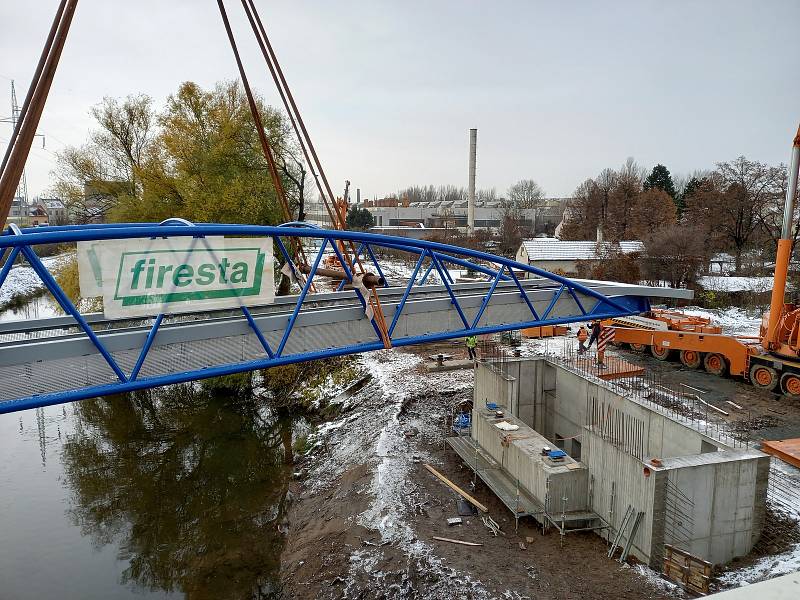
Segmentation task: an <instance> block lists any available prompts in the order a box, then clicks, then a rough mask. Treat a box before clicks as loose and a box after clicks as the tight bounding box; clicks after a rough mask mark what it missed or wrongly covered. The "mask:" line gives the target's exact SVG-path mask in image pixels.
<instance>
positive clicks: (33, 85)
mask: <svg viewBox="0 0 800 600" xmlns="http://www.w3.org/2000/svg"><path fill="white" fill-rule="evenodd" d="M66 5H67V0H61V4H59V5H58V10H57V11H56V16H55V17H54V18H53V24H52V25H51V26H50V33H48V35H47V39H46V40H45V42H44V47H43V48H42V54H41V56H40V57H39V63H38V64H37V65H36V71H35V72H34V74H33V78H32V79H31V85H30V87H28V93H27V94H26V96H25V101H24V102H23V103H22V108H21V109H20V111H19V118H18V119H17V124H16V126H15V127H14V133H12V134H11V140H10V141H9V143H8V147H7V148H6V153H5V156H3V163H2V165H0V173H2V172H3V171H5V169H6V164H8V157H9V156H10V155H11V149H12V148H13V147H14V144H15V142H16V140H17V137H18V136H19V131H20V129H21V128H22V123H23V122H24V121H25V116H26V115H27V114H28V108H29V107H30V103H31V98H32V97H33V93H34V91H36V86H37V85H39V81H40V80H41V77H42V70H43V69H44V65H45V62H46V61H47V56H48V55H49V54H50V50H51V48H52V47H53V39H55V37H56V30H57V29H58V24H59V23H60V22H61V17H62V16H63V14H64V7H65V6H66Z"/></svg>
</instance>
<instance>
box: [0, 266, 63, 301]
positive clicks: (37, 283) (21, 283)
mask: <svg viewBox="0 0 800 600" xmlns="http://www.w3.org/2000/svg"><path fill="white" fill-rule="evenodd" d="M72 256H73V255H72V254H71V253H67V254H59V255H57V256H47V257H45V258H42V259H41V260H42V263H43V264H44V266H45V267H47V270H48V271H50V273H51V274H55V273H57V272H58V270H59V269H61V268H62V267H64V266H65V265H66V264H67V263H69V261H70V260H71V259H72ZM43 288H44V283H42V280H41V279H39V276H38V275H37V274H36V273H35V272H34V270H33V267H29V266H26V265H25V264H21V265H16V266H14V267H12V268H11V271H10V272H9V274H8V277H6V280H5V282H4V283H3V285H2V287H0V306H2V305H4V304H5V303H6V302H9V301H11V300H12V299H13V298H14V297H15V296H20V295H27V294H31V293H33V292H35V291H37V290H40V289H43Z"/></svg>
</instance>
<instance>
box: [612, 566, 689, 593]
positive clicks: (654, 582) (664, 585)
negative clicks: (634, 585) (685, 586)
mask: <svg viewBox="0 0 800 600" xmlns="http://www.w3.org/2000/svg"><path fill="white" fill-rule="evenodd" d="M620 568H622V569H633V570H634V571H635V572H636V574H637V575H639V577H641V578H642V579H644V580H645V581H646V582H647V583H648V585H650V586H651V587H653V588H655V589H657V590H659V591H661V592H666V593H667V594H674V595H675V596H683V595H684V593H683V590H682V589H681V588H680V586H678V585H677V584H675V583H672V582H671V581H667V580H666V579H664V578H662V577H661V575H660V574H658V573H656V572H655V571H654V570H653V569H651V568H650V567H648V566H647V565H643V564H636V565H634V566H633V567H631V566H629V565H628V564H625V565H622V567H620Z"/></svg>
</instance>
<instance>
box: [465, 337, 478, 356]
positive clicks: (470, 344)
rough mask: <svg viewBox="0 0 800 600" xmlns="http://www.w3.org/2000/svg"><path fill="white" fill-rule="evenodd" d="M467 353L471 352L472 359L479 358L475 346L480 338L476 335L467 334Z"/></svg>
mask: <svg viewBox="0 0 800 600" xmlns="http://www.w3.org/2000/svg"><path fill="white" fill-rule="evenodd" d="M466 342H467V353H469V358H470V360H478V356H477V354H476V353H475V346H477V345H478V338H477V337H475V336H474V335H469V336H467V340H466Z"/></svg>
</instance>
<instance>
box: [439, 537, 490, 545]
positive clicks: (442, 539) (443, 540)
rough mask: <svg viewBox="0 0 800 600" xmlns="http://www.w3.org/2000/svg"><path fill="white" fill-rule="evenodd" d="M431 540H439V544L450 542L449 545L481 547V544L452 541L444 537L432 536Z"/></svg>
mask: <svg viewBox="0 0 800 600" xmlns="http://www.w3.org/2000/svg"><path fill="white" fill-rule="evenodd" d="M433 539H435V540H439V541H440V542H450V543H451V544H461V545H462V546H483V544H477V543H475V542H465V541H464V540H454V539H451V538H446V537H438V536H435V535H434V536H433Z"/></svg>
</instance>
